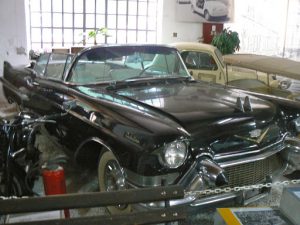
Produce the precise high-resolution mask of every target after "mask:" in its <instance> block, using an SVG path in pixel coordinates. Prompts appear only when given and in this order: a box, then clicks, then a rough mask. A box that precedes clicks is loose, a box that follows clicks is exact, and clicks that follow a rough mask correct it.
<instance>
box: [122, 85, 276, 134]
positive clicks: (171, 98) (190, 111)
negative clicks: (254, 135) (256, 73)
mask: <svg viewBox="0 0 300 225" xmlns="http://www.w3.org/2000/svg"><path fill="white" fill-rule="evenodd" d="M116 94H117V95H120V96H123V97H126V98H129V99H131V100H133V101H136V102H140V103H143V104H146V105H148V106H149V107H151V108H155V109H156V110H158V111H160V112H161V113H162V114H165V115H168V117H171V118H172V119H173V120H175V121H176V122H177V123H178V124H180V125H181V126H182V127H183V128H184V129H185V130H186V131H187V132H189V133H190V134H191V135H193V134H194V135H195V134H197V133H199V132H200V133H202V135H203V134H204V135H205V134H206V135H209V134H210V133H211V132H214V134H216V132H223V131H225V130H224V129H235V125H236V127H238V129H249V126H251V129H253V128H255V127H256V126H261V125H262V124H266V123H269V122H270V121H272V120H273V119H274V116H275V112H276V108H275V106H274V105H273V104H272V103H270V102H267V101H264V100H262V99H258V98H256V97H253V96H249V98H250V102H251V107H252V111H250V110H249V111H246V112H243V111H241V109H240V108H239V107H238V104H237V101H238V98H240V100H241V101H242V103H244V101H245V98H246V96H247V95H245V94H243V93H240V92H237V91H234V90H231V89H226V88H221V87H220V86H214V85H211V84H209V83H203V82H191V83H185V82H181V83H175V84H163V85H162V84H157V85H147V86H138V87H127V88H122V89H119V90H116ZM243 125H245V126H243ZM206 130H209V131H210V132H206ZM214 136H215V135H214Z"/></svg>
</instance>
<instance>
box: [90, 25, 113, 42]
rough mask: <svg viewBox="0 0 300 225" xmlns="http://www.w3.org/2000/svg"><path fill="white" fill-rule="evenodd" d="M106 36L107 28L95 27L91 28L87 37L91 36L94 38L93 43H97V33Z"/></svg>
mask: <svg viewBox="0 0 300 225" xmlns="http://www.w3.org/2000/svg"><path fill="white" fill-rule="evenodd" d="M99 34H100V35H103V36H108V35H107V28H106V27H102V28H97V29H96V30H92V31H89V32H88V39H90V38H93V39H94V45H97V36H98V35H99Z"/></svg>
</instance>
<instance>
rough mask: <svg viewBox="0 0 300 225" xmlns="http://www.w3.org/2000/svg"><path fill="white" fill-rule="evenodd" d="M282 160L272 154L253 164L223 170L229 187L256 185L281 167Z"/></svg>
mask: <svg viewBox="0 0 300 225" xmlns="http://www.w3.org/2000/svg"><path fill="white" fill-rule="evenodd" d="M283 165H284V164H283V160H282V159H281V157H279V155H278V154H274V155H272V156H270V157H268V158H266V159H263V160H258V161H255V162H250V163H245V164H240V165H236V166H231V167H227V168H225V174H226V176H227V178H228V181H229V183H228V185H226V186H229V187H235V186H243V185H251V184H257V183H260V182H262V181H264V180H265V178H266V176H268V175H271V174H272V173H273V172H275V171H276V170H278V169H281V168H282V167H283ZM224 187H225V186H224Z"/></svg>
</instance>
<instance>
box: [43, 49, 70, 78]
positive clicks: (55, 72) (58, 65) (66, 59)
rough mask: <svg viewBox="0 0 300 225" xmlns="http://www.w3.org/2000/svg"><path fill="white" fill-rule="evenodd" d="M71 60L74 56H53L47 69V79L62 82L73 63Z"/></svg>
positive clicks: (56, 54) (57, 54)
mask: <svg viewBox="0 0 300 225" xmlns="http://www.w3.org/2000/svg"><path fill="white" fill-rule="evenodd" d="M71 60H72V56H71V55H68V54H59V53H53V54H51V56H50V58H49V61H48V65H47V69H46V74H45V75H46V77H47V78H51V79H55V80H61V79H62V78H63V75H64V72H65V70H66V69H67V67H68V66H69V65H70V63H71Z"/></svg>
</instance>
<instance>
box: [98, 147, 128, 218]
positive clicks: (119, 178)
mask: <svg viewBox="0 0 300 225" xmlns="http://www.w3.org/2000/svg"><path fill="white" fill-rule="evenodd" d="M98 181H99V189H100V191H101V192H102V191H121V190H125V189H126V185H125V177H124V173H123V170H122V168H121V167H120V165H119V163H118V161H117V159H116V157H115V156H114V154H113V153H112V152H111V151H105V152H103V154H102V155H101V156H100V159H99V164H98ZM107 208H108V210H109V212H110V213H111V214H125V213H129V212H130V211H131V205H127V204H122V205H117V206H108V207H107Z"/></svg>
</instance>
